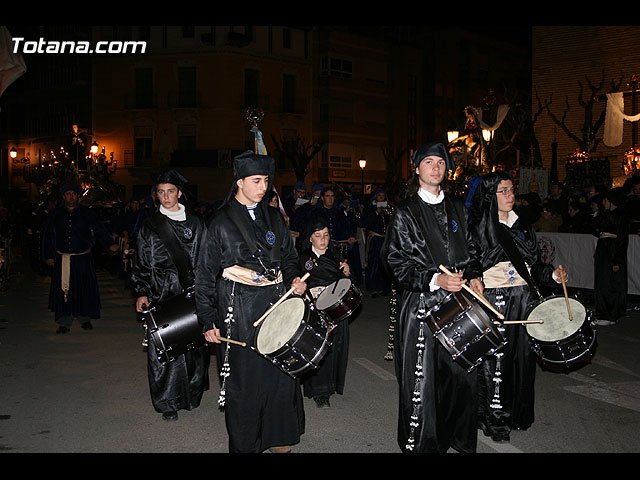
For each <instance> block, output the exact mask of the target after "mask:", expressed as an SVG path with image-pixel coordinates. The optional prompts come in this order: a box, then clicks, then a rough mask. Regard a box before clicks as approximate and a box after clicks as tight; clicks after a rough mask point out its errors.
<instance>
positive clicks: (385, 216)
mask: <svg viewBox="0 0 640 480" xmlns="http://www.w3.org/2000/svg"><path fill="white" fill-rule="evenodd" d="M362 216H363V220H362V223H363V225H364V228H365V229H366V230H367V237H369V238H368V239H367V242H366V256H367V260H366V262H367V267H366V269H365V277H364V278H365V286H366V287H367V290H369V292H371V293H372V294H373V293H375V294H379V295H388V294H389V293H390V292H391V283H390V282H389V279H388V278H387V277H386V275H385V272H384V270H383V268H382V266H381V262H380V251H381V249H382V244H383V242H384V234H385V232H386V230H387V225H389V220H390V214H389V212H388V211H386V210H383V211H381V212H379V213H378V208H377V207H376V205H374V204H371V203H369V204H367V205H365V207H364V211H363V212H362ZM374 234H377V235H374Z"/></svg>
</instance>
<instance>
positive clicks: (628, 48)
mask: <svg viewBox="0 0 640 480" xmlns="http://www.w3.org/2000/svg"><path fill="white" fill-rule="evenodd" d="M532 49H533V50H532V85H533V91H532V102H533V105H532V107H533V111H534V112H535V111H536V110H537V108H538V107H537V99H536V90H537V94H538V96H539V97H540V99H541V100H542V101H547V100H549V99H552V103H551V105H550V107H549V108H550V109H551V111H552V112H553V113H554V114H555V116H556V117H557V118H561V117H562V115H563V112H564V110H565V106H566V103H567V102H568V104H569V106H570V110H569V113H568V114H567V119H566V124H567V126H568V127H569V129H570V130H571V131H572V132H574V133H575V134H576V135H578V136H582V134H581V129H582V125H583V123H584V109H583V108H582V107H581V106H580V104H579V103H578V96H579V93H580V87H579V84H578V82H581V83H582V85H583V87H584V90H583V98H584V99H588V95H590V93H591V90H590V89H589V88H588V86H587V78H588V79H589V80H590V81H591V83H593V84H595V85H599V84H600V82H601V79H602V73H603V71H604V83H603V86H602V90H601V91H600V92H599V93H600V94H605V93H611V92H613V91H625V90H628V85H627V83H628V82H630V81H631V77H632V76H633V75H639V76H640V27H637V26H541V27H533V32H532ZM620 80H622V83H621V86H620V88H619V90H612V86H611V85H612V82H615V83H618V82H620ZM605 105H606V104H605V102H599V103H598V104H596V105H595V106H594V109H593V115H594V119H595V118H598V115H600V112H602V111H604V110H605V108H606V107H605ZM637 105H638V107H637V108H638V111H640V98H638V101H637ZM625 113H627V114H629V115H630V114H631V113H632V111H631V100H630V99H629V100H627V99H625ZM637 129H638V137H637V138H638V140H639V141H640V122H638V125H637ZM535 132H536V136H537V139H538V141H539V142H540V147H541V150H542V157H543V163H544V166H545V167H546V168H549V166H550V165H551V144H552V142H553V139H554V138H555V139H556V141H557V142H558V176H559V178H560V179H561V180H563V179H564V177H565V161H566V159H567V157H568V156H569V155H570V154H571V153H573V152H575V150H576V149H577V147H578V144H577V143H576V142H575V141H574V140H573V139H571V138H570V137H569V136H568V135H567V134H566V133H565V132H564V131H563V130H562V129H561V128H560V126H558V125H557V124H556V123H555V122H554V121H553V119H552V118H551V117H550V116H549V114H548V113H543V114H542V115H541V116H540V118H539V120H538V121H537V122H536V125H535ZM603 135H604V125H603V126H602V127H601V128H600V129H599V130H598V132H597V136H598V137H599V138H602V137H603ZM631 135H632V123H630V122H626V121H625V122H624V132H623V139H622V145H620V146H619V147H615V148H613V147H608V146H606V145H604V144H603V143H602V142H600V144H599V146H598V148H597V151H596V152H592V153H591V156H592V158H593V157H595V156H613V157H612V158H611V176H612V178H614V180H615V178H616V177H620V176H622V175H624V172H623V170H622V158H623V154H624V152H625V150H627V149H628V148H630V147H631Z"/></svg>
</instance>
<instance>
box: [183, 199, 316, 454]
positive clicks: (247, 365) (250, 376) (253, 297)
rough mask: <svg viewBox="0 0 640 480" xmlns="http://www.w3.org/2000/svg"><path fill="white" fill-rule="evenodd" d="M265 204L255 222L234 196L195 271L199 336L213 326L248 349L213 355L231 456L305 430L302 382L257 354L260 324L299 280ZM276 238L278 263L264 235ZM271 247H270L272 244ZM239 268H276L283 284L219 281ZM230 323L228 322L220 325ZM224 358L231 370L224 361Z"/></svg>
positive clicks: (290, 247)
mask: <svg viewBox="0 0 640 480" xmlns="http://www.w3.org/2000/svg"><path fill="white" fill-rule="evenodd" d="M226 208H232V209H234V211H235V212H236V213H237V215H238V217H239V219H240V221H241V222H242V225H243V226H244V228H245V230H246V231H247V232H249V234H250V235H251V236H252V237H253V238H254V239H255V240H256V242H257V245H258V247H259V248H260V249H261V251H262V254H261V256H259V260H258V258H257V257H253V256H252V254H251V250H250V248H249V245H247V243H246V242H245V239H244V237H243V235H242V233H241V231H240V230H239V229H238V228H237V227H236V225H235V224H234V223H233V221H232V220H231V218H230V217H229V216H228V215H227V211H226V210H225V209H226ZM267 208H271V207H266V208H263V205H262V204H260V205H259V208H256V210H255V212H256V217H257V218H256V220H255V221H253V220H252V219H251V217H250V216H249V213H248V211H247V209H246V207H244V206H243V205H241V204H240V203H239V202H238V201H237V200H235V198H231V199H230V200H229V201H228V202H227V203H226V204H225V205H224V206H223V207H222V208H221V209H220V210H219V211H217V212H216V214H215V215H214V217H213V218H212V219H211V222H210V223H209V226H208V228H207V238H206V242H205V244H204V246H203V247H204V250H203V254H202V256H201V258H200V261H199V262H198V267H197V269H196V307H197V312H198V319H199V321H200V322H201V323H202V325H203V331H207V330H210V329H211V328H213V326H215V327H217V328H219V329H220V331H221V335H222V336H223V337H226V338H231V339H234V340H239V341H244V342H246V343H247V347H244V348H243V347H241V346H237V345H232V344H229V343H225V344H218V345H216V348H217V357H218V363H219V365H218V366H219V369H220V373H221V374H222V375H223V376H222V379H223V381H224V384H223V391H222V393H223V395H224V412H225V420H226V425H227V433H228V435H229V451H230V452H261V451H263V450H265V449H267V448H269V447H272V446H280V445H293V444H295V443H298V442H299V441H300V435H301V434H302V433H303V432H304V405H303V398H302V391H301V389H300V381H299V380H298V379H293V378H292V377H291V376H289V375H288V374H286V373H285V372H283V371H282V370H281V369H280V368H278V367H277V366H276V365H274V364H273V363H272V362H271V361H270V360H268V359H267V358H264V357H263V356H261V355H260V354H259V353H257V351H255V350H254V348H253V346H254V344H255V343H254V342H255V335H256V327H254V326H253V323H254V322H255V321H256V320H258V319H259V318H260V317H261V316H262V315H263V314H264V313H265V312H266V311H267V310H268V309H269V307H270V306H271V305H272V304H274V303H275V302H276V301H277V300H278V299H279V298H280V297H281V296H282V295H283V294H284V293H285V292H286V291H287V290H289V288H290V286H291V282H292V281H293V279H294V278H295V277H297V276H299V266H298V255H297V252H296V250H295V247H294V244H293V240H292V238H291V234H290V231H289V229H288V227H287V225H286V223H285V221H284V218H283V217H282V215H281V214H279V213H278V214H277V215H276V217H275V218H276V224H275V225H271V224H270V216H269V214H268V212H267ZM269 232H272V233H274V234H275V236H276V237H277V236H279V237H280V240H281V244H280V245H281V246H280V260H279V262H275V261H273V260H272V259H273V258H275V257H272V255H271V253H272V250H273V247H272V245H271V244H270V243H269V242H268V241H267V238H269V239H272V238H273V236H271V235H269ZM274 245H275V244H274ZM234 265H238V266H241V267H245V268H249V269H251V270H254V271H256V272H259V273H263V270H264V269H263V265H264V267H266V268H267V269H275V268H280V271H281V272H282V274H283V282H282V283H279V284H275V285H268V286H253V285H246V284H244V283H240V282H235V281H232V280H227V279H224V278H222V277H221V274H222V271H223V269H225V268H227V267H231V266H234ZM227 319H228V320H229V321H228V322H227V321H225V320H227ZM225 355H228V371H227V370H226V367H225V368H224V369H223V368H222V367H223V365H222V362H223V361H224V359H225Z"/></svg>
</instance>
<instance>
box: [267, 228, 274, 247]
mask: <svg viewBox="0 0 640 480" xmlns="http://www.w3.org/2000/svg"><path fill="white" fill-rule="evenodd" d="M265 238H266V239H267V243H268V244H269V245H273V244H274V243H276V234H275V233H273V232H272V231H271V230H269V231H268V232H267V235H266V236H265Z"/></svg>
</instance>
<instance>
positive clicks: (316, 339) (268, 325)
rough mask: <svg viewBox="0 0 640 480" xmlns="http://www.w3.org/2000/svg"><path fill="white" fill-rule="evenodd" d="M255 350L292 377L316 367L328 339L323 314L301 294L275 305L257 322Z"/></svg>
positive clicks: (329, 343) (327, 343)
mask: <svg viewBox="0 0 640 480" xmlns="http://www.w3.org/2000/svg"><path fill="white" fill-rule="evenodd" d="M254 344H255V350H256V351H257V352H258V353H259V354H260V355H262V356H263V357H265V358H267V359H268V360H271V362H272V363H273V364H274V365H276V366H278V367H279V368H280V369H281V370H283V371H284V372H285V373H287V374H289V375H290V376H292V377H293V378H297V377H299V376H301V375H302V374H304V373H306V372H308V371H310V370H314V369H316V368H318V366H319V363H320V360H322V358H323V357H324V356H325V354H326V353H327V351H328V349H329V347H330V346H331V342H330V341H329V324H328V323H327V322H326V321H325V319H324V315H321V314H319V313H318V312H317V311H316V310H315V308H314V307H313V306H311V305H309V303H308V302H307V301H306V300H304V299H303V298H300V297H292V298H289V299H287V300H285V301H283V302H282V303H281V304H280V305H278V306H277V307H276V308H275V309H274V310H273V311H272V312H271V313H270V314H269V315H267V316H266V317H265V318H264V320H263V321H262V322H261V323H260V325H258V327H257V330H256V333H255V342H254Z"/></svg>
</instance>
